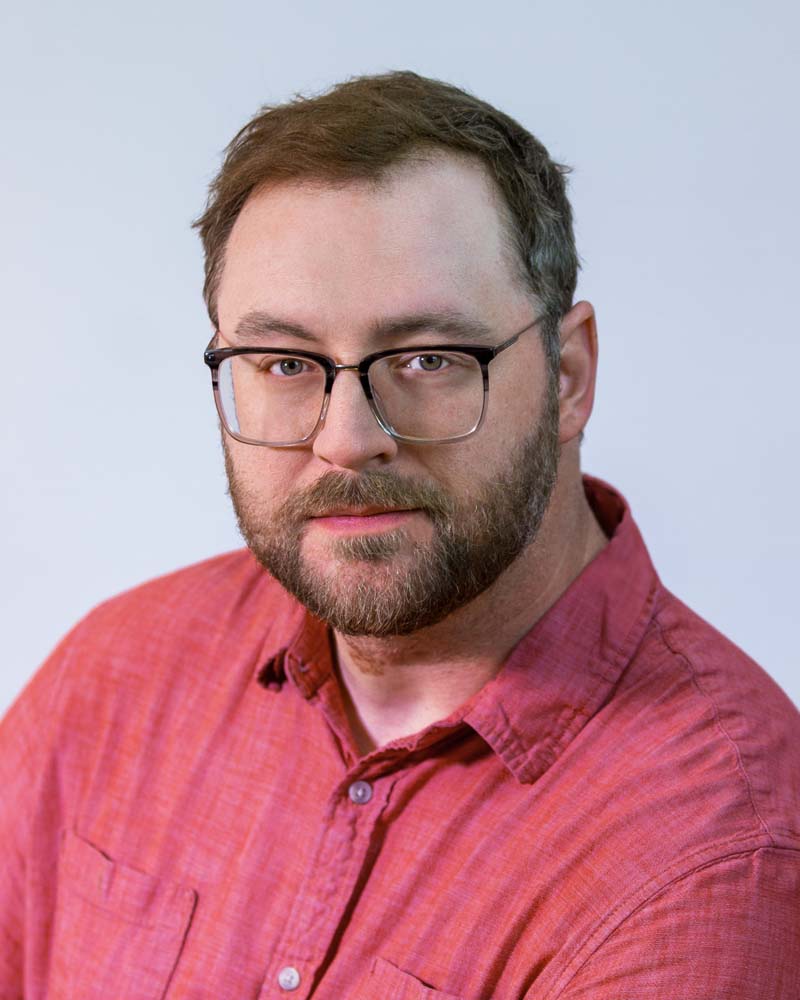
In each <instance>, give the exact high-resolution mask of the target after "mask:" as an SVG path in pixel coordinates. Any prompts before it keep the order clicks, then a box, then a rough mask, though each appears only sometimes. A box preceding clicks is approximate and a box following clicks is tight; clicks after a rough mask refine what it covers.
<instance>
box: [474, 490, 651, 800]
mask: <svg viewBox="0 0 800 1000" xmlns="http://www.w3.org/2000/svg"><path fill="white" fill-rule="evenodd" d="M583 485H584V491H585V493H586V497H587V499H588V501H589V504H590V506H591V507H592V509H593V511H594V513H595V516H596V517H597V519H598V521H599V522H600V524H601V526H602V528H603V530H604V531H605V533H606V535H608V536H609V537H610V540H609V542H608V544H607V545H606V546H605V548H603V549H602V550H601V551H600V552H599V553H598V554H597V556H595V558H594V559H592V561H591V562H590V563H588V564H587V565H586V566H585V567H584V569H583V570H582V572H581V573H580V574H579V575H578V576H577V577H576V578H575V579H574V580H573V581H572V583H571V584H570V586H569V587H568V588H567V589H566V590H565V591H564V593H563V594H562V595H561V596H560V597H559V599H558V600H557V601H556V602H555V604H553V605H552V607H550V608H549V610H548V611H546V612H545V614H544V615H543V616H542V617H541V618H540V619H539V621H538V622H537V623H536V624H535V625H534V626H533V628H532V629H531V630H530V631H529V632H528V633H527V634H526V635H525V636H524V637H523V638H522V639H521V640H520V642H519V643H517V645H516V646H515V648H514V649H513V650H512V651H511V653H510V655H509V657H508V659H507V660H506V662H505V665H504V666H503V669H502V670H501V671H500V672H499V673H498V674H497V675H496V676H495V677H494V678H493V679H492V680H491V681H490V682H489V683H488V684H486V685H485V686H484V688H483V689H482V690H481V691H480V692H479V694H478V697H477V698H476V699H475V701H474V702H473V704H472V706H471V708H470V710H469V711H468V712H467V713H466V715H465V716H464V719H465V721H466V722H467V723H468V724H469V725H470V726H472V727H473V728H474V729H475V730H476V731H477V732H478V733H480V735H481V736H482V737H483V738H484V739H485V740H486V742H487V743H488V744H489V745H490V746H491V747H492V748H493V749H494V751H495V752H496V753H497V754H498V755H499V756H500V757H501V758H502V759H503V761H504V763H505V764H506V766H507V767H508V769H509V770H510V771H511V772H512V773H513V774H514V775H515V776H516V777H517V778H518V779H519V781H521V782H525V783H528V782H532V781H535V780H536V778H538V777H539V776H540V775H541V774H542V773H543V772H544V771H545V770H547V768H548V767H549V766H550V765H551V764H552V763H553V761H554V760H555V759H556V758H557V757H558V756H559V755H560V754H561V753H562V752H563V751H564V749H565V748H566V746H567V745H568V744H569V743H570V742H571V741H572V740H573V739H574V738H575V736H576V735H577V733H578V732H580V730H581V729H582V728H583V727H584V726H585V725H586V723H587V722H588V720H589V719H590V718H591V717H592V716H593V715H594V714H595V713H596V712H597V711H598V710H599V709H600V708H601V707H602V706H603V704H604V703H605V702H606V701H607V700H608V699H609V697H610V696H611V693H612V691H613V689H614V686H615V685H616V683H617V681H618V680H619V678H620V676H621V675H622V673H623V671H624V670H625V667H626V666H627V665H628V663H629V662H630V659H631V657H632V656H633V653H634V652H635V650H636V648H637V647H638V645H639V643H640V642H641V639H642V636H643V635H644V632H645V629H646V628H647V625H648V623H649V622H650V619H651V617H652V614H653V607H654V604H655V598H656V594H657V591H658V588H659V586H660V582H659V579H658V576H657V574H656V571H655V569H654V567H653V564H652V562H651V560H650V556H649V554H648V552H647V548H646V547H645V544H644V541H643V539H642V536H641V534H640V533H639V529H638V528H637V527H636V524H635V522H634V520H633V517H632V515H631V512H630V508H629V506H628V504H627V502H626V501H625V499H624V498H623V497H622V496H621V495H620V494H619V493H618V492H617V491H616V490H615V489H614V488H613V487H611V486H609V485H608V483H605V482H603V481H602V480H600V479H596V478H594V477H592V476H584V477H583Z"/></svg>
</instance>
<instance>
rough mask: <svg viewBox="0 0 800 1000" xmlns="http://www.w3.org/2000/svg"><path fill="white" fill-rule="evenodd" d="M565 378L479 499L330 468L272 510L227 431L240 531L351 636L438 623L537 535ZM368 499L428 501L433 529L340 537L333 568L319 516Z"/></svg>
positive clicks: (423, 506)
mask: <svg viewBox="0 0 800 1000" xmlns="http://www.w3.org/2000/svg"><path fill="white" fill-rule="evenodd" d="M557 385H558V383H557V381H556V380H554V379H552V378H551V379H550V380H549V384H548V392H547V395H546V398H545V400H544V407H543V412H542V415H541V417H540V420H539V423H538V426H537V427H536V429H535V431H534V432H533V433H532V434H531V435H529V436H528V437H527V438H526V439H525V440H524V441H523V442H522V443H521V444H519V445H518V446H517V448H516V449H515V451H514V452H513V454H512V455H511V457H510V459H509V461H508V463H507V465H506V467H505V468H504V469H503V470H502V472H501V473H500V474H499V475H498V476H496V477H495V478H494V479H492V480H491V481H489V482H486V483H485V484H484V485H483V486H482V487H481V489H480V490H479V491H478V493H477V495H474V496H472V497H471V498H470V499H468V500H459V499H458V498H456V497H454V496H451V495H450V494H449V493H448V492H447V491H445V490H443V489H442V488H441V487H439V486H437V485H435V484H434V483H431V482H429V481H426V480H423V479H419V478H412V477H408V476H398V475H397V474H396V473H393V472H389V471H386V470H368V471H366V472H363V473H361V474H359V475H354V474H348V473H344V472H328V473H326V474H325V475H323V476H321V477H320V479H318V480H317V481H316V482H315V483H313V484H312V485H311V486H309V487H307V488H305V489H303V490H299V491H297V492H296V493H293V494H291V495H290V496H289V497H288V499H287V500H285V501H284V502H283V503H282V504H281V506H280V507H279V508H278V509H277V510H275V511H273V512H272V513H269V512H266V511H264V509H263V505H261V504H260V503H259V499H258V496H257V493H256V491H254V490H251V489H248V488H246V487H245V486H244V484H243V483H241V482H240V481H239V480H238V479H237V477H236V473H235V469H234V467H233V462H232V460H231V456H230V453H229V451H228V448H227V446H226V445H225V440H224V434H223V447H224V451H225V468H226V471H227V474H228V483H229V490H228V492H229V494H230V497H231V500H232V501H233V507H234V510H235V512H236V518H237V521H238V523H239V530H240V531H241V533H242V535H243V537H244V539H245V541H246V542H247V545H248V546H249V548H250V549H251V551H252V552H253V554H254V555H255V557H256V558H257V559H258V561H259V562H260V563H261V565H262V566H263V567H264V569H266V570H267V572H268V573H270V574H271V575H272V576H273V577H274V578H275V579H276V580H277V581H278V582H279V583H280V584H281V585H282V586H283V587H284V588H285V589H286V590H288V591H289V593H291V594H293V595H294V596H295V597H296V598H297V599H298V600H299V601H300V602H301V603H302V604H304V605H305V606H306V607H307V608H308V609H309V610H310V611H311V612H312V613H313V614H314V615H316V616H317V617H318V618H321V619H322V620H323V621H326V622H328V623H329V624H330V625H331V626H332V627H333V628H334V629H336V630H337V631H338V632H340V633H342V634H344V635H354V636H372V637H375V638H385V637H388V636H400V635H409V634H411V633H412V632H416V631H418V630H419V629H422V628H426V627H428V626H430V625H435V624H436V623H437V622H440V621H442V619H444V618H446V617H447V616H448V615H449V614H451V613H452V612H453V611H455V610H456V609H458V608H460V607H463V606H464V605H465V604H467V603H469V602H470V601H472V600H474V599H475V598H476V597H477V596H478V595H479V594H482V593H483V592H484V591H485V590H486V589H487V588H488V587H490V586H491V585H492V584H493V583H494V582H495V581H496V580H497V578H498V577H499V576H500V574H501V573H503V571H504V570H506V569H507V568H508V567H509V566H510V565H511V564H512V563H513V562H514V561H515V559H517V558H518V557H519V556H520V555H521V554H522V552H523V551H524V550H525V549H526V548H527V546H528V545H530V543H531V542H532V541H533V540H534V538H535V537H536V535H537V533H538V531H539V528H540V526H541V523H542V519H543V518H544V514H545V512H546V510H547V507H548V504H549V502H550V497H551V495H552V492H553V489H554V488H555V484H556V478H557V470H558V460H559V455H560V446H559V442H558V429H559V406H558V389H557ZM441 447H452V446H447V445H443V446H441ZM364 507H378V508H386V509H393V508H394V509H396V508H409V509H410V508H418V509H420V510H422V511H423V512H424V513H425V514H426V515H427V516H428V517H429V519H430V521H431V523H432V526H433V537H432V539H430V540H429V541H427V542H425V543H421V542H414V541H412V540H411V539H410V538H409V536H408V533H407V532H406V531H405V529H404V528H402V527H401V528H397V529H395V530H392V531H387V532H382V533H380V534H364V535H351V536H346V537H341V538H334V539H332V540H331V541H330V543H329V549H328V551H329V553H330V556H329V559H328V561H327V565H325V566H323V567H320V566H319V565H312V564H311V563H310V561H309V560H308V559H307V558H306V557H304V554H303V537H304V532H305V528H306V524H307V521H308V519H309V518H312V517H320V516H324V515H325V514H327V513H328V512H329V511H331V510H336V509H340V508H364Z"/></svg>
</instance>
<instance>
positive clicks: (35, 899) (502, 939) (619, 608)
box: [0, 477, 800, 1000]
mask: <svg viewBox="0 0 800 1000" xmlns="http://www.w3.org/2000/svg"><path fill="white" fill-rule="evenodd" d="M585 486H586V490H587V495H588V496H589V498H590V502H591V503H592V506H593V507H594V510H595V512H596V514H597V516H598V518H599V519H600V521H601V523H602V525H603V527H604V528H605V530H606V532H607V533H608V534H610V535H613V537H612V539H611V541H610V543H609V544H608V545H607V546H606V548H605V549H604V550H603V551H602V552H601V553H600V554H599V555H598V556H597V557H596V558H595V559H594V560H593V561H592V562H591V563H590V564H589V565H588V566H587V567H586V568H585V569H584V571H583V572H582V573H581V575H580V576H579V577H578V578H577V579H576V580H575V581H574V582H573V583H572V584H571V586H570V587H569V588H568V589H567V590H566V591H565V593H564V594H563V595H562V596H561V598H560V599H559V600H558V602H557V603H556V604H555V605H554V606H553V607H552V608H551V609H550V611H548V612H547V614H546V615H545V616H544V617H543V618H542V619H541V620H540V621H539V622H538V623H537V624H536V625H535V626H534V627H533V628H532V629H531V631H530V632H529V633H528V634H527V635H526V636H525V637H524V638H523V639H522V640H521V641H520V643H519V644H518V645H517V647H516V648H515V649H514V650H513V652H512V653H511V655H510V656H509V658H508V660H507V662H506V664H505V666H504V667H503V669H502V671H501V672H500V673H499V674H498V675H497V676H496V677H495V678H494V679H493V680H492V681H490V682H489V683H488V684H487V685H486V686H485V687H484V688H483V689H482V690H481V691H480V692H478V694H477V695H475V696H474V697H473V698H472V699H470V701H469V702H468V703H467V704H465V705H464V706H462V707H461V708H460V709H459V710H458V711H457V712H454V713H453V714H452V715H451V716H450V717H448V718H447V719H443V720H442V721H441V722H438V723H436V724H435V725H432V726H429V727H428V728H427V729H425V730H423V731H421V732H419V733H416V734H415V735H413V736H409V737H408V738H405V739H402V740H396V741H395V742H393V743H390V744H388V745H387V746H384V747H381V748H380V749H378V750H375V751H374V752H372V753H370V754H368V755H367V756H365V757H363V758H359V755H358V753H357V751H356V750H355V748H354V745H353V740H352V738H351V735H350V732H349V729H348V726H347V722H346V717H345V714H344V712H343V708H342V702H341V697H340V691H339V687H338V686H337V681H336V679H335V674H334V672H333V665H332V659H331V643H330V636H329V633H328V631H327V629H326V627H325V626H323V625H322V624H321V623H320V622H318V621H315V620H312V619H311V618H310V617H309V616H308V615H307V614H306V613H305V612H304V610H303V609H302V608H301V607H299V606H298V605H297V604H296V603H295V601H294V600H293V599H291V598H290V597H289V596H288V595H287V594H286V593H285V592H284V591H282V590H281V589H280V588H279V587H278V585H277V584H276V583H275V582H274V581H273V580H272V579H271V578H270V577H269V576H268V575H267V574H266V573H264V572H263V570H261V569H260V568H259V566H258V565H257V563H256V562H255V561H254V559H253V558H252V557H251V555H250V554H249V553H248V552H246V551H243V552H236V553H233V554H230V555H225V556H222V557H220V558H217V559H213V560H211V561H209V562H205V563H202V564H200V565H198V566H194V567H192V568H190V569H187V570H184V571H182V572H179V573H176V574H173V575H171V576H168V577H165V578H162V579H159V580H155V581H154V582H151V583H149V584H147V585H145V586H143V587H140V588H139V589H137V590H134V591H132V592H130V593H127V594H124V595H122V596H121V597H117V598H115V599H114V600H112V601H109V602H108V603H106V604H104V605H102V606H101V607H100V608H98V609H97V610H95V611H94V612H93V613H92V614H90V615H89V616H88V617H87V618H86V619H85V620H84V621H83V622H82V623H81V624H80V625H78V626H77V628H76V629H75V630H74V631H73V632H72V633H71V634H70V635H69V636H68V637H67V638H66V639H65V640H64V641H63V642H62V644H61V645H60V646H59V648H58V649H57V650H56V652H55V653H54V654H53V656H52V657H51V658H50V660H49V661H48V662H47V663H46V665H45V666H44V667H43V668H42V670H41V671H40V672H39V673H38V674H37V676H36V677H35V678H34V680H33V681H32V682H31V683H30V684H29V686H28V687H27V689H26V690H25V692H24V693H23V694H22V696H21V697H20V699H19V700H18V701H17V703H16V704H15V706H14V707H13V708H12V709H11V711H10V713H9V714H8V716H7V717H6V719H5V721H4V722H3V724H2V727H0V788H1V789H2V802H1V803H0V843H1V844H2V847H3V851H2V862H1V863H2V877H1V878H0V997H2V1000H10V998H20V997H23V996H24V997H25V998H26V1000H40V998H44V997H48V998H67V997H69V998H79V1000H95V998H96V1000H101V998H102V1000H150V998H153V1000H155V998H162V997H166V998H168V1000H169V998H182V1000H189V998H191V1000H201V998H207V1000H228V998H229V1000H246V998H253V1000H255V998H262V1000H265V998H281V997H288V996H291V997H292V998H306V997H309V996H313V997H315V998H316V1000H343V998H354V1000H422V998H429V1000H434V998H440V1000H447V998H450V1000H453V998H461V1000H488V998H490V997H491V998H493V1000H522V998H526V1000H555V998H558V1000H634V998H648V1000H653V998H658V1000H662V998H664V1000H667V998H669V1000H689V998H697V1000H701V998H702V1000H723V998H731V1000H798V997H800V715H799V714H798V712H797V710H796V709H795V708H794V706H793V705H792V704H791V702H790V701H789V699H788V698H787V697H786V695H785V694H784V693H783V692H782V691H781V690H780V688H779V687H778V686H777V685H776V684H775V683H774V682H773V681H772V680H771V679H770V678H769V677H768V675H767V674H766V673H764V671H763V670H762V669H761V668H760V667H758V666H757V665H756V664H755V663H753V662H752V661H751V660H750V659H748V657H747V656H746V655H745V654H744V653H742V652H741V651H740V650H739V649H737V648H736V647H735V646H734V645H732V644H731V643H730V642H729V641H728V640H726V639H725V638H724V637H723V636H721V635H720V634H719V633H717V632H716V631H714V629H713V628H712V627H711V626H710V625H708V624H706V623H705V622H704V621H702V620H701V619H700V618H698V617H697V616H696V615H695V614H693V613H692V612H691V611H690V610H689V609H688V608H686V607H685V606H684V605H683V604H681V603H680V601H678V600H677V599H676V598H675V597H674V596H672V595H671V594H670V593H669V592H668V591H667V590H665V589H664V587H663V586H662V585H661V583H660V582H659V580H658V577H657V576H656V573H655V571H654V569H653V567H652V565H651V562H650V559H649V557H648V555H647V551H646V549H645V547H644V544H643V542H642V539H641V537H640V534H639V532H638V530H637V528H636V526H635V524H634V522H633V519H632V517H631V514H630V511H629V510H628V508H627V505H626V504H625V502H624V500H623V499H622V498H621V497H620V496H619V495H618V494H616V493H615V492H614V491H613V490H612V489H611V488H610V487H608V486H606V485H605V484H603V483H601V482H600V481H598V480H593V479H590V478H588V477H587V478H586V479H585ZM487 627H490V624H489V623H487Z"/></svg>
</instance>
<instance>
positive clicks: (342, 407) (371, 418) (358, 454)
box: [312, 371, 397, 470]
mask: <svg viewBox="0 0 800 1000" xmlns="http://www.w3.org/2000/svg"><path fill="white" fill-rule="evenodd" d="M312 448H313V452H314V454H315V455H316V456H317V458H321V459H322V460H323V461H325V462H327V463H328V464H330V465H333V466H336V467H337V468H340V469H352V470H360V469H365V468H367V467H369V466H376V465H384V464H385V463H386V462H389V461H391V459H392V458H394V456H395V455H396V454H397V442H396V441H395V439H394V438H393V437H391V435H389V434H387V433H386V431H384V430H383V428H382V427H381V426H380V424H379V423H378V421H377V420H376V419H375V414H374V413H373V412H372V409H371V408H370V405H369V402H368V401H367V397H366V396H365V394H364V390H363V389H362V388H361V384H360V382H359V376H358V372H355V371H340V372H339V373H338V375H337V376H336V378H335V379H334V382H333V388H332V389H331V395H330V399H329V401H328V410H327V413H326V414H325V422H324V423H323V425H322V427H321V428H320V430H319V432H318V433H317V435H316V437H315V438H314V441H313V444H312Z"/></svg>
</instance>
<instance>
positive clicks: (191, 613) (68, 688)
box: [20, 549, 302, 724]
mask: <svg viewBox="0 0 800 1000" xmlns="http://www.w3.org/2000/svg"><path fill="white" fill-rule="evenodd" d="M301 617H302V609H301V608H300V606H299V605H298V604H297V602H296V601H295V600H294V599H293V598H292V597H291V596H290V595H289V594H287V593H286V591H284V590H283V588H282V587H280V585H279V584H278V583H277V582H276V581H275V580H274V579H273V578H272V577H271V576H269V575H268V574H267V573H266V572H265V571H264V570H263V569H262V568H261V566H260V565H259V564H258V563H257V562H256V560H255V559H254V558H253V556H252V555H251V554H250V552H249V551H248V550H246V549H243V550H237V551H235V552H231V553H226V554H224V555H221V556H216V557H214V558H212V559H208V560H205V561H203V562H200V563H196V564H195V565H192V566H189V567H186V568H184V569H180V570H177V571H175V572H172V573H169V574H166V575H164V576H161V577H158V578H156V579H153V580H150V581H148V582H146V583H143V584H141V585H139V586H137V587H134V588H132V589H130V590H128V591H125V592H124V593H121V594H118V595H117V596H115V597H112V598H110V599H109V600H107V601H104V602H103V603H102V604H100V605H98V606H97V607H96V608H94V609H93V610H92V611H90V612H89V614H88V615H86V617H85V618H83V619H82V620H81V621H80V622H79V623H78V624H77V625H76V626H75V627H74V628H73V629H72V631H71V632H70V633H69V634H68V635H67V636H66V637H65V638H64V639H63V640H62V641H61V643H60V644H59V645H58V647H57V648H56V649H55V651H54V652H53V653H52V654H51V656H50V658H49V659H48V660H47V662H46V663H45V664H44V666H43V667H41V668H40V670H39V671H38V673H37V674H36V675H35V677H34V679H33V681H32V682H31V683H30V685H29V687H28V689H26V691H25V692H23V695H22V697H21V699H20V701H22V702H25V701H26V700H27V701H32V700H35V701H36V702H37V704H38V706H39V711H40V712H41V711H50V712H52V713H53V714H54V716H55V715H58V716H59V717H60V718H62V719H63V720H65V721H67V722H69V723H70V724H72V723H74V722H75V721H76V719H77V718H78V717H81V718H83V717H86V718H87V720H88V719H92V718H94V719H97V717H98V716H99V715H103V714H104V713H106V714H108V713H111V714H113V715H115V716H116V713H117V712H122V711H124V712H126V713H135V712H136V711H137V710H138V709H140V708H144V706H146V705H150V706H153V705H156V704H160V705H162V706H164V705H166V704H167V703H179V702H180V701H182V700H184V699H186V698H187V697H189V696H191V699H192V701H193V702H196V701H197V700H198V699H202V698H203V697H204V696H206V695H207V694H208V693H209V692H210V691H211V689H219V688H220V687H224V686H226V685H228V686H230V687H232V688H236V687H237V686H241V685H244V684H246V683H247V682H249V680H250V679H251V678H252V675H253V672H254V671H255V670H257V668H258V664H259V660H260V658H262V657H269V656H270V655H272V653H271V650H272V649H273V647H274V648H275V650H276V651H277V649H278V647H280V645H281V644H282V643H283V642H285V640H286V638H287V636H288V635H290V634H291V633H292V631H293V629H295V628H296V627H297V626H298V625H299V622H300V620H301Z"/></svg>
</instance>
